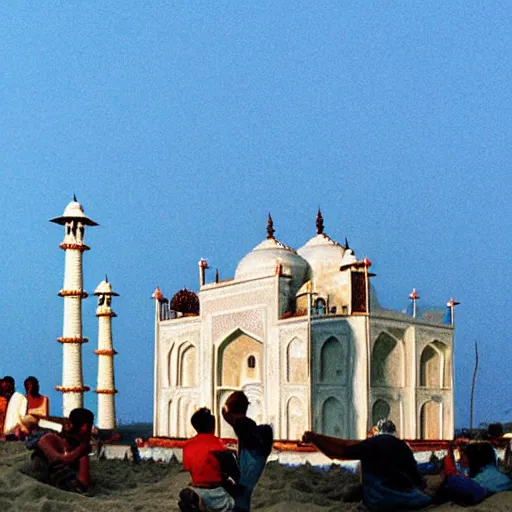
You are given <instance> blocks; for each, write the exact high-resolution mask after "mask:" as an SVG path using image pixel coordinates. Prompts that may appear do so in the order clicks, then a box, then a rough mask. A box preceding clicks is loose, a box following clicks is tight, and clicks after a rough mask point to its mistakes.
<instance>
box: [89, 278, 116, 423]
mask: <svg viewBox="0 0 512 512" xmlns="http://www.w3.org/2000/svg"><path fill="white" fill-rule="evenodd" d="M94 295H97V296H98V307H97V309H96V316H97V317H98V350H95V351H94V353H95V354H96V355H97V356H98V387H97V388H96V393H98V418H97V421H96V424H97V425H98V428H100V429H104V430H114V429H115V428H116V405H115V394H116V393H117V390H116V389H115V387H114V356H115V355H116V354H117V352H116V351H115V350H114V349H113V347H112V318H113V317H115V316H117V315H116V314H115V313H114V312H113V311H112V307H111V303H112V297H113V296H116V297H117V296H119V294H118V293H115V292H113V291H112V285H111V284H110V283H109V282H108V278H107V276H105V281H101V283H100V284H99V285H98V287H97V288H96V290H94Z"/></svg>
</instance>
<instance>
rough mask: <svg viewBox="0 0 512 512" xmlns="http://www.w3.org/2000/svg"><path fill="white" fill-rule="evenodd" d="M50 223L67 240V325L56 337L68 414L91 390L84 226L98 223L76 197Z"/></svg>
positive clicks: (63, 292) (63, 245)
mask: <svg viewBox="0 0 512 512" xmlns="http://www.w3.org/2000/svg"><path fill="white" fill-rule="evenodd" d="M51 222H55V223H56V224H60V225H62V226H64V241H63V242H62V243H61V244H60V245H59V247H60V248H61V249H63V250H64V254H65V264H64V286H63V288H62V290H61V291H60V292H59V295H60V296H61V297H63V299H64V322H63V324H64V325H63V329H62V336H60V337H59V338H57V341H58V342H59V343H62V351H63V360H62V385H61V386H55V389H56V390H57V391H61V392H62V393H63V395H62V414H63V416H66V417H67V416H69V413H70V412H71V411H72V410H73V409H75V408H76V407H83V401H84V391H89V388H88V387H87V386H84V384H83V374H82V343H87V341H88V340H87V338H84V337H82V299H85V298H86V297H87V293H86V292H85V291H84V290H83V277H82V253H83V252H84V251H88V250H89V249H90V247H88V246H87V245H85V243H84V237H85V226H97V225H98V224H97V223H96V222H94V221H93V220H91V219H89V218H88V217H86V216H85V214H84V209H83V208H82V205H81V204H80V203H79V202H78V201H77V200H76V197H73V201H71V202H70V203H69V204H68V205H67V206H66V209H65V210H64V213H63V214H62V216H61V217H55V218H54V219H51Z"/></svg>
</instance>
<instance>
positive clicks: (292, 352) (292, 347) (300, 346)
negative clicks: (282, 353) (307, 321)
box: [284, 338, 307, 384]
mask: <svg viewBox="0 0 512 512" xmlns="http://www.w3.org/2000/svg"><path fill="white" fill-rule="evenodd" d="M306 364H307V363H306V344H305V343H304V341H303V340H301V339H299V338H293V339H292V340H291V341H290V343H288V346H287V347H286V364H285V365H284V366H285V368H286V380H287V381H288V382H289V383H290V384H303V383H304V382H305V381H306V376H307V372H306V370H307V368H306Z"/></svg>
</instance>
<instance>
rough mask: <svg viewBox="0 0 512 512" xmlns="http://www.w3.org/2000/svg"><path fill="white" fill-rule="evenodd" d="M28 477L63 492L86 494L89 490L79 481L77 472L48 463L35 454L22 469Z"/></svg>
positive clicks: (60, 465)
mask: <svg viewBox="0 0 512 512" xmlns="http://www.w3.org/2000/svg"><path fill="white" fill-rule="evenodd" d="M22 472H23V473H24V474H26V475H27V476H30V477H32V478H35V479H36V480H38V481H39V482H41V483H43V484H48V485H52V486H53V487H57V489H61V490H63V491H69V492H76V493H79V494H84V493H85V492H86V491H87V488H86V487H85V486H84V485H83V484H82V483H81V482H80V481H79V480H78V479H77V471H76V470H75V469H74V468H72V467H70V466H66V465H64V464H58V463H54V464H51V463H48V462H47V461H46V460H44V459H43V458H42V457H39V456H38V455H37V454H35V453H33V454H32V456H31V458H30V461H29V463H28V464H27V465H26V466H25V467H24V468H23V469H22Z"/></svg>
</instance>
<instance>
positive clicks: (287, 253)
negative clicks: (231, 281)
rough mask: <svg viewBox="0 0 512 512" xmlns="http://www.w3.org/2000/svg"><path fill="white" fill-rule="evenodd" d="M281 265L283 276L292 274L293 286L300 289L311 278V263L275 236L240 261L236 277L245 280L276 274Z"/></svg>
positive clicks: (264, 241)
mask: <svg viewBox="0 0 512 512" xmlns="http://www.w3.org/2000/svg"><path fill="white" fill-rule="evenodd" d="M279 265H280V266H281V273H282V275H283V276H290V277H291V281H292V288H295V289H296V290H298V289H299V288H300V286H301V285H302V284H303V283H304V282H305V281H307V280H308V279H309V265H308V262H307V261H305V260H304V259H303V258H302V257H301V256H299V255H298V254H297V252H296V251H295V249H292V248H291V247H288V246H287V245H284V244H282V243H281V242H279V240H276V239H275V238H273V237H272V238H267V239H266V240H263V242H261V243H260V244H259V245H257V246H256V247H255V248H254V249H253V250H252V251H251V252H250V253H248V254H246V255H245V256H244V257H243V258H242V259H241V260H240V262H239V263H238V266H237V267H236V270H235V279H237V280H240V281H244V280H248V279H256V278H258V277H269V276H272V275H275V274H276V272H277V269H278V266H279Z"/></svg>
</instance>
